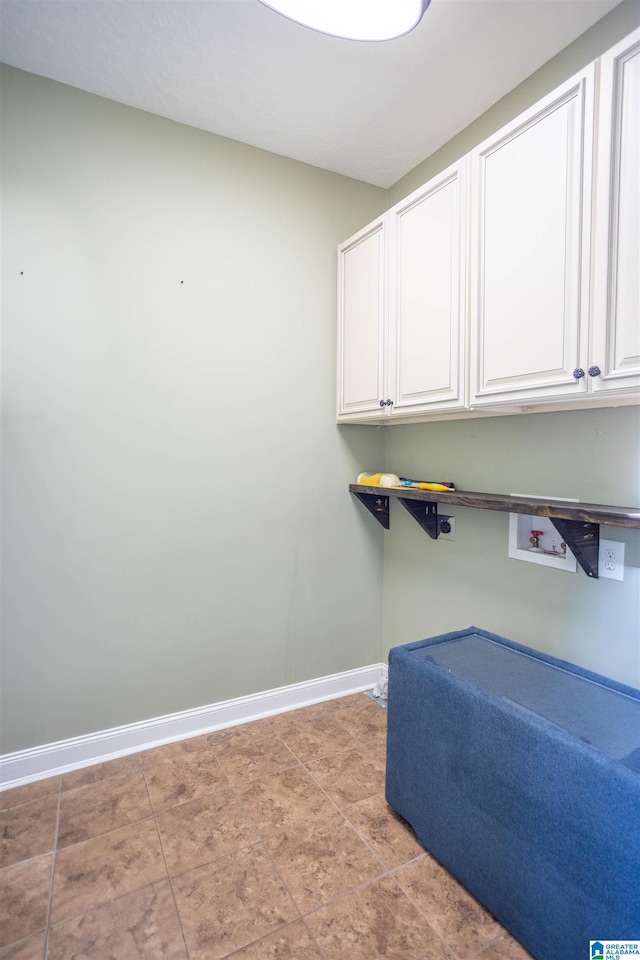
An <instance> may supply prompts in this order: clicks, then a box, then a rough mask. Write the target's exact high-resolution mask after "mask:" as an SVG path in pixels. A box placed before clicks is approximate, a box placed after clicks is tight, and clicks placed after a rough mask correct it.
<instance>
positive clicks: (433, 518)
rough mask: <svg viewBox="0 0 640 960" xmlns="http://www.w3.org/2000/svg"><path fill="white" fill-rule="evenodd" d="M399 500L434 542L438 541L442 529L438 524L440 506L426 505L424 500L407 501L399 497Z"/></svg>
mask: <svg viewBox="0 0 640 960" xmlns="http://www.w3.org/2000/svg"><path fill="white" fill-rule="evenodd" d="M398 500H399V501H400V503H401V504H402V506H403V507H404V508H405V510H408V511H409V513H410V514H411V516H412V517H413V519H414V520H417V521H418V523H419V524H420V526H421V527H422V529H423V530H425V531H426V532H427V533H428V534H429V536H430V537H431V539H432V540H437V539H438V534H439V533H440V527H439V524H438V504H437V503H425V502H424V501H423V500H405V499H404V497H398Z"/></svg>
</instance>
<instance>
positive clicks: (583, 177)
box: [338, 30, 640, 423]
mask: <svg viewBox="0 0 640 960" xmlns="http://www.w3.org/2000/svg"><path fill="white" fill-rule="evenodd" d="M639 183H640V30H636V31H634V33H633V34H631V35H630V36H629V37H627V38H626V39H625V40H623V41H621V42H620V43H618V44H617V45H616V46H615V47H613V48H612V49H611V50H609V51H608V52H607V53H605V54H604V55H603V56H602V57H600V58H599V59H598V60H596V61H594V62H593V63H591V64H590V65H589V66H588V67H586V68H585V69H584V70H582V71H581V72H580V73H579V74H577V75H576V76H575V77H572V78H571V79H570V80H567V81H566V82H565V83H563V84H562V85H561V86H560V87H558V88H557V89H556V90H554V91H553V92H552V93H550V94H549V95H548V96H547V97H545V98H544V99H543V100H541V101H539V102H538V103H536V104H535V105H534V106H532V107H530V108H529V109H528V110H527V111H525V112H524V113H523V114H521V115H520V116H519V117H517V118H516V119H515V120H513V121H512V122H511V123H509V124H507V125H506V126H505V127H503V128H502V129H501V130H499V131H498V132H497V133H495V134H493V135H492V136H491V137H489V138H488V139H487V140H485V141H484V143H481V144H480V145H479V146H478V147H476V148H475V149H474V150H472V152H471V153H470V154H469V155H468V156H467V157H463V158H462V159H461V160H460V161H459V162H458V163H456V164H453V165H452V166H451V167H449V168H448V169H446V170H443V171H442V173H440V174H439V175H438V176H436V177H434V178H433V179H432V180H430V181H429V183H427V184H425V186H423V187H421V188H420V189H419V190H416V191H415V192H414V193H412V194H411V196H409V197H407V198H406V200H403V201H402V202H401V203H398V204H396V205H395V206H394V207H393V208H392V209H391V210H389V211H388V213H386V214H384V215H383V216H381V217H379V218H378V219H377V220H375V221H374V222H373V223H372V224H370V225H369V226H368V227H366V228H365V229H364V230H361V231H360V233H358V234H356V236H355V237H352V238H351V240H348V241H347V242H346V243H344V244H342V246H341V247H340V248H339V268H338V274H339V278H338V279H339V300H338V420H339V421H342V422H348V421H356V422H362V423H385V422H386V423H392V422H394V421H398V422H401V421H402V420H404V421H405V422H406V421H407V420H416V421H417V420H428V419H450V418H456V417H465V416H467V417H472V416H498V415H501V414H508V413H518V412H520V411H522V410H528V409H536V408H537V409H544V410H554V409H561V408H563V407H565V408H566V407H567V406H570V405H572V404H573V405H574V406H579V407H583V408H588V407H597V406H612V405H617V404H625V403H638V402H640V192H639Z"/></svg>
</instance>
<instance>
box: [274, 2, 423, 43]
mask: <svg viewBox="0 0 640 960" xmlns="http://www.w3.org/2000/svg"><path fill="white" fill-rule="evenodd" d="M260 2H261V3H263V4H264V5H265V6H266V7H270V8H271V9H272V10H275V11H276V13H281V14H282V16H283V17H287V18H288V19H289V20H295V22H296V23H300V24H302V25H303V26H305V27H311V29H312V30H317V31H319V32H320V33H328V34H330V35H331V36H332V37H342V38H343V39H345V40H394V39H395V38H396V37H402V36H404V34H406V33H409V32H410V31H411V30H413V28H414V27H416V26H417V25H418V24H419V23H420V20H421V19H422V15H423V13H424V12H425V10H426V9H427V7H428V6H429V3H430V2H431V0H260Z"/></svg>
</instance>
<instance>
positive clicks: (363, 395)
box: [338, 158, 468, 422]
mask: <svg viewBox="0 0 640 960" xmlns="http://www.w3.org/2000/svg"><path fill="white" fill-rule="evenodd" d="M467 191H468V177H467V160H466V158H463V159H462V160H461V161H460V162H459V163H457V164H455V165H454V166H452V167H449V168H448V169H447V170H444V171H443V172H442V173H441V174H439V175H438V176H437V177H435V178H434V179H433V180H431V181H430V182H429V183H428V184H426V185H425V186H424V187H421V188H420V189H419V190H417V191H416V192H415V193H413V194H411V196H410V197H407V199H406V200H403V201H402V203H400V204H398V205H397V206H395V207H393V208H392V209H391V210H390V211H389V213H388V214H386V215H385V216H384V217H380V218H379V219H378V220H376V221H374V222H373V223H372V224H370V225H369V226H368V227H365V229H364V230H362V231H360V232H359V233H358V234H356V235H355V237H352V238H351V239H350V240H348V241H347V242H346V243H344V244H342V245H341V246H340V247H339V248H338V291H339V293H338V420H340V421H349V420H359V421H372V420H374V421H376V422H380V421H385V420H390V419H399V418H402V417H410V416H416V415H420V416H422V415H429V414H435V413H438V412H443V411H444V412H447V411H454V410H459V409H461V408H464V406H465V402H466V397H465V384H466V371H465V336H464V333H465V325H466V312H467V311H466V263H467V261H466V251H467V242H466V237H467V232H466V213H467V205H468V200H467ZM387 234H388V237H387Z"/></svg>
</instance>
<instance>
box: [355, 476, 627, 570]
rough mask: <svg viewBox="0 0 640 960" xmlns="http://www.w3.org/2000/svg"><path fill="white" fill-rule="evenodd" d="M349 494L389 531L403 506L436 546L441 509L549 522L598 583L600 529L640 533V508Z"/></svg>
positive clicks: (501, 497)
mask: <svg viewBox="0 0 640 960" xmlns="http://www.w3.org/2000/svg"><path fill="white" fill-rule="evenodd" d="M349 490H350V491H351V493H352V494H354V496H356V497H357V498H358V500H360V502H361V503H363V504H364V506H365V507H366V508H367V510H369V511H370V512H371V513H372V514H373V516H374V517H375V518H376V520H377V521H378V522H379V523H380V524H382V526H383V527H385V529H387V530H388V529H389V501H390V500H391V499H396V500H399V501H400V503H401V504H402V506H403V507H404V508H405V509H406V510H408V511H409V513H410V514H411V515H412V517H413V518H414V519H415V520H416V521H417V522H418V523H419V524H420V526H421V527H422V529H423V530H425V531H426V533H428V534H429V536H430V537H432V538H433V539H434V540H436V539H437V538H438V535H439V533H440V525H439V523H438V504H443V505H444V506H459V507H471V508H472V509H474V510H493V511H497V512H499V513H524V514H527V515H531V516H534V517H548V518H549V520H551V522H552V523H553V525H554V527H555V528H556V530H557V531H558V533H559V534H560V536H561V537H562V539H563V540H564V541H565V543H566V544H567V546H568V547H569V548H570V550H571V551H572V553H573V554H574V556H575V558H576V560H577V561H578V563H579V564H580V566H581V567H582V569H583V570H584V571H585V573H586V574H587V576H588V577H593V578H594V579H597V577H598V547H599V543H600V524H601V523H602V524H606V525H608V526H614V527H631V528H634V529H640V507H614V506H606V505H604V504H601V503H572V502H567V501H566V500H538V499H531V498H529V497H512V496H507V495H506V494H501V493H474V492H472V491H469V490H456V491H455V492H447V493H445V492H440V491H435V490H418V489H417V488H415V487H368V486H363V485H361V484H357V483H351V484H349Z"/></svg>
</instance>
